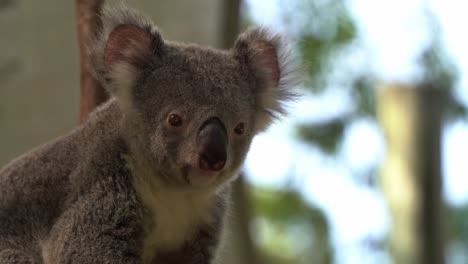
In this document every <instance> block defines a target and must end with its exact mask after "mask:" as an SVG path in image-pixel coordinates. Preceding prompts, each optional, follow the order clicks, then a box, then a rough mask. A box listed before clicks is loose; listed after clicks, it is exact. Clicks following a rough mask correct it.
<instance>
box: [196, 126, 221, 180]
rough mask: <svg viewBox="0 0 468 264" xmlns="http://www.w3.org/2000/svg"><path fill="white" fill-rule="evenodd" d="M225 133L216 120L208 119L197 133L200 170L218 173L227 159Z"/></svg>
mask: <svg viewBox="0 0 468 264" xmlns="http://www.w3.org/2000/svg"><path fill="white" fill-rule="evenodd" d="M227 141H228V140H227V132H226V128H225V126H224V124H223V123H222V122H221V120H219V119H218V118H210V119H208V120H207V121H205V123H203V125H202V126H201V128H200V131H199V133H198V155H199V162H198V166H199V167H200V169H202V170H209V171H220V170H222V169H223V168H224V165H225V164H226V159H227V153H226V149H227V143H228V142H227Z"/></svg>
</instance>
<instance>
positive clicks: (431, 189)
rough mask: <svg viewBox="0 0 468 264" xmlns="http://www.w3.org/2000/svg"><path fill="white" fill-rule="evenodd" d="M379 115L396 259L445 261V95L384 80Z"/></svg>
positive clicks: (399, 261)
mask: <svg viewBox="0 0 468 264" xmlns="http://www.w3.org/2000/svg"><path fill="white" fill-rule="evenodd" d="M379 88H380V89H379V90H378V91H379V93H378V118H379V120H380V122H381V124H382V127H383V129H384V133H385V136H386V139H387V143H388V148H387V159H386V162H385V163H384V166H383V168H382V175H381V177H382V178H381V180H382V187H383V191H384V193H385V196H386V198H387V200H388V203H389V207H390V211H391V214H392V220H393V221H392V222H393V223H392V231H391V237H390V239H391V241H390V245H391V252H392V256H393V258H394V262H395V263H424V264H432V263H434V264H435V263H437V264H439V263H444V248H443V246H444V228H443V226H444V223H443V220H442V213H443V203H442V199H441V189H442V188H441V185H442V184H441V168H440V155H441V154H440V140H441V137H440V135H441V120H442V112H443V106H444V103H445V99H444V98H445V95H444V93H443V92H442V91H441V90H440V89H434V88H430V87H417V88H414V87H404V86H401V85H383V87H379Z"/></svg>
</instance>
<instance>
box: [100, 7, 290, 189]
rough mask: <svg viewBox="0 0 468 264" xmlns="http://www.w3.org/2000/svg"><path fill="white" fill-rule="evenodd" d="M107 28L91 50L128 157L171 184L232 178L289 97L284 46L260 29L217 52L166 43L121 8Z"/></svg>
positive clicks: (109, 12) (105, 16) (111, 13)
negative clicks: (118, 114) (116, 109)
mask: <svg viewBox="0 0 468 264" xmlns="http://www.w3.org/2000/svg"><path fill="white" fill-rule="evenodd" d="M102 22H103V28H102V31H101V32H99V33H98V35H97V36H96V38H95V40H94V41H93V43H92V47H93V50H92V51H91V57H92V59H93V66H94V69H95V74H96V77H97V78H98V79H99V80H100V81H101V83H102V84H103V85H104V87H105V88H106V89H107V90H108V91H109V92H110V94H111V95H112V96H113V97H115V98H116V99H117V101H118V103H119V106H120V108H121V111H122V113H123V116H124V121H123V123H124V124H123V125H122V127H123V129H122V130H123V134H124V137H125V138H126V140H127V141H128V143H129V145H130V149H131V152H132V153H131V155H136V156H138V162H141V163H142V164H145V166H148V167H151V170H152V171H153V172H154V175H155V176H154V177H158V178H160V180H161V181H162V182H164V184H167V185H168V186H173V187H176V188H204V187H213V186H218V185H220V184H222V183H224V182H227V181H228V180H229V179H232V178H233V177H234V175H236V174H237V172H238V170H239V169H240V167H241V165H242V163H243V161H244V159H245V156H246V154H247V151H248V149H249V146H250V143H251V141H252V138H253V137H254V136H255V135H256V134H257V133H258V132H260V131H262V130H265V129H266V128H267V127H268V126H269V125H270V124H271V123H272V121H273V120H274V119H275V118H277V117H279V116H280V115H281V114H283V113H284V108H283V103H284V101H287V100H290V99H291V98H292V97H293V92H292V88H293V86H294V85H293V84H294V78H293V77H294V74H293V73H294V72H293V70H292V68H291V67H289V65H290V59H289V57H288V53H287V50H286V47H285V43H284V41H283V39H282V38H281V37H279V36H277V35H274V34H271V33H269V32H268V31H266V30H264V29H252V30H250V31H247V32H246V33H244V34H242V35H240V36H239V37H238V39H237V41H236V43H235V44H234V47H233V48H232V49H231V50H216V49H212V48H206V47H200V46H197V45H190V44H180V43H175V42H170V41H166V40H163V38H162V37H161V35H160V33H158V31H157V29H156V27H155V26H154V25H153V24H152V23H151V22H150V21H149V20H147V19H145V18H144V17H142V16H141V15H139V14H137V13H136V12H135V11H133V10H129V9H125V8H119V9H109V8H107V9H105V10H104V11H103V13H102Z"/></svg>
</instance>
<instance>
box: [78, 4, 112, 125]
mask: <svg viewBox="0 0 468 264" xmlns="http://www.w3.org/2000/svg"><path fill="white" fill-rule="evenodd" d="M103 2H104V1H103V0H76V10H77V20H78V42H79V47H80V86H81V89H80V90H81V97H80V123H83V122H84V121H85V120H86V118H87V117H88V114H89V113H91V112H92V111H93V110H94V108H96V107H97V106H98V105H100V104H101V103H103V102H104V101H106V100H107V99H108V95H107V93H106V91H105V90H104V88H103V87H102V86H101V85H100V84H99V82H98V81H97V80H96V79H95V78H94V76H93V75H92V73H91V68H90V59H89V57H88V45H89V40H90V38H91V37H92V36H93V35H94V33H95V32H96V30H97V29H98V28H99V27H100V24H101V23H100V20H99V13H100V10H101V7H102V4H103Z"/></svg>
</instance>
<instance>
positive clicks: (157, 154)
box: [130, 45, 255, 186]
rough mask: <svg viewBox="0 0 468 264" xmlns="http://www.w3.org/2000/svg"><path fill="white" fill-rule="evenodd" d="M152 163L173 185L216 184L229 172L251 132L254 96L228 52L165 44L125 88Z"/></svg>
mask: <svg viewBox="0 0 468 264" xmlns="http://www.w3.org/2000/svg"><path fill="white" fill-rule="evenodd" d="M131 98H132V102H130V104H131V105H132V106H133V108H134V111H136V112H137V113H138V116H140V119H139V120H140V122H141V124H140V125H139V127H142V126H146V127H147V133H148V134H147V138H146V139H145V140H144V142H142V143H145V142H146V144H142V146H140V147H146V148H148V149H147V150H146V153H151V154H150V156H151V157H153V159H154V160H153V161H152V162H151V163H152V164H155V165H156V167H158V168H160V169H159V174H161V175H163V176H164V175H165V176H164V177H165V180H167V181H169V182H171V183H173V184H178V185H184V184H186V185H192V186H199V185H202V186H205V185H213V184H215V185H217V184H219V183H222V182H224V181H226V180H227V178H229V177H230V176H232V175H233V174H235V172H236V171H237V170H238V169H239V167H240V165H241V164H242V162H243V160H244V157H245V155H246V153H247V150H248V147H249V145H250V142H251V139H252V137H253V135H254V118H253V115H252V113H253V112H254V111H255V106H254V104H255V101H254V100H253V96H252V91H251V90H250V89H249V82H248V80H247V79H246V78H245V77H243V76H242V74H241V69H240V65H239V63H238V62H237V61H236V60H235V59H234V57H233V56H232V54H230V53H229V52H219V51H216V50H212V49H202V48H200V47H195V46H182V45H176V46H170V47H166V50H165V52H164V53H163V54H162V55H161V56H160V57H159V58H158V59H157V62H155V63H154V64H153V68H151V69H148V74H147V75H146V76H142V78H141V80H140V84H139V85H136V86H134V87H133V88H132V91H131Z"/></svg>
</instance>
